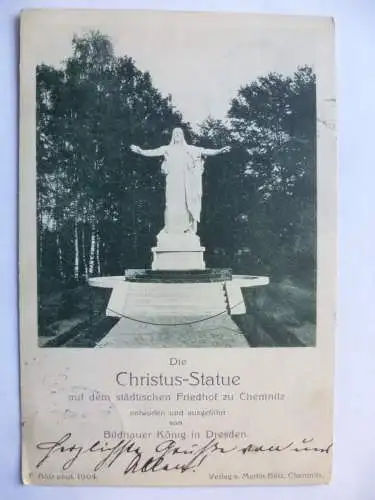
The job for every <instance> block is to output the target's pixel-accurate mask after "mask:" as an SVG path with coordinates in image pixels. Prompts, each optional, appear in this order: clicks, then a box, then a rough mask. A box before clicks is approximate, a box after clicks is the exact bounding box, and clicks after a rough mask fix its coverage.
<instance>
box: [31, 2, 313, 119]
mask: <svg viewBox="0 0 375 500" xmlns="http://www.w3.org/2000/svg"><path fill="white" fill-rule="evenodd" d="M38 19H39V21H38V26H37V28H36V29H34V30H32V33H31V34H30V35H29V36H30V38H29V39H28V40H27V44H28V45H29V49H30V45H31V46H32V48H33V50H32V54H33V57H35V64H37V63H40V62H44V63H46V64H52V65H56V66H57V65H60V63H61V61H62V60H63V59H64V58H65V57H67V56H69V55H70V54H71V52H72V49H71V41H72V36H73V34H74V33H76V34H78V35H80V34H82V33H85V32H88V31H89V30H91V29H98V30H100V31H101V32H102V33H104V34H106V35H108V36H109V37H110V38H111V39H112V42H113V45H114V48H115V53H116V55H125V54H126V55H129V56H131V57H133V58H134V60H135V62H136V65H137V67H138V68H139V69H141V70H149V71H150V73H151V76H152V79H153V83H154V85H155V86H156V87H157V88H158V89H159V90H160V91H161V92H162V93H163V94H165V95H166V94H168V93H170V94H172V98H173V103H174V105H175V106H176V108H177V109H178V110H179V111H181V112H182V114H183V117H184V119H185V120H187V121H190V122H191V123H192V125H193V126H194V127H195V126H196V125H197V124H199V123H200V122H202V121H203V120H204V119H205V118H206V117H207V116H208V115H212V116H213V117H214V118H223V117H224V116H225V113H226V111H227V109H228V105H229V102H230V100H231V99H232V98H233V97H234V96H235V95H236V92H237V90H238V89H239V87H240V86H241V85H243V84H246V83H248V82H250V81H252V80H254V79H255V78H257V77H258V76H261V75H266V74H267V73H269V72H270V71H276V72H280V73H283V74H291V73H293V72H294V71H295V70H296V69H297V67H298V66H301V65H311V66H313V67H314V66H315V63H316V57H317V56H316V53H317V44H318V43H319V26H320V25H319V22H321V21H320V19H319V18H302V17H301V18H291V17H289V16H265V15H262V16H253V15H249V14H226V13H225V14H224V13H217V14H215V13H204V14H202V13H200V14H196V13H182V14H181V13H179V14H176V13H171V12H169V13H163V12H152V11H143V12H139V11H138V12H137V11H128V12H126V11H121V12H119V11H117V12H116V11H115V12H113V11H112V12H110V11H101V12H98V11H76V12H72V11H64V14H62V13H61V11H60V12H54V11H49V12H46V13H45V14H44V15H42V16H40V14H39V17H38ZM28 53H29V54H30V52H28Z"/></svg>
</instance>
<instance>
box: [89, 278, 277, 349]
mask: <svg viewBox="0 0 375 500" xmlns="http://www.w3.org/2000/svg"><path fill="white" fill-rule="evenodd" d="M268 283H269V278H268V277H266V276H238V275H233V276H232V274H231V270H230V269H206V270H205V271H202V270H201V271H198V270H195V271H194V270H190V271H183V270H179V271H171V270H169V271H162V270H161V271H153V270H145V269H144V270H139V269H130V270H128V271H126V272H125V277H124V276H113V277H101V278H99V277H98V278H91V279H90V280H89V284H90V285H91V286H96V287H103V288H112V294H111V298H110V300H109V303H108V306H107V309H106V315H107V316H112V317H117V318H120V321H119V322H118V323H117V324H116V325H115V326H114V327H113V328H112V330H111V331H110V332H109V333H108V334H107V336H106V337H105V338H104V339H102V341H101V342H100V344H98V346H97V347H215V346H217V347H241V346H246V345H247V341H246V339H245V337H244V336H243V334H242V332H241V331H240V329H239V327H238V326H237V325H236V323H235V322H234V321H233V319H232V317H234V316H236V315H242V314H245V313H246V305H245V303H244V298H243V294H242V289H243V288H248V287H258V286H264V285H267V284H268Z"/></svg>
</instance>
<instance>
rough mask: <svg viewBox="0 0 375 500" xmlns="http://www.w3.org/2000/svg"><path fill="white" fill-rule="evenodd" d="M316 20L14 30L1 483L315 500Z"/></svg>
mask: <svg viewBox="0 0 375 500" xmlns="http://www.w3.org/2000/svg"><path fill="white" fill-rule="evenodd" d="M335 106H336V101H335V86H334V24H333V20H332V19H330V18H323V17H297V16H276V15H275V16H269V15H253V14H247V13H242V14H234V13H233V14H232V13H205V12H189V13H188V12H162V11H91V10H87V11H85V10H26V11H24V12H23V13H22V15H21V61H20V183H19V185H20V195H19V206H20V225H19V231H20V233H19V258H20V273H19V279H20V282H19V286H20V309H19V313H20V337H21V398H22V478H23V481H24V482H25V483H27V484H46V485H51V484H52V485H55V484H56V485H57V484H58V485H81V484H92V485H209V484H211V485H228V484H232V485H237V484H238V485H246V484H252V485H255V484H270V485H272V484H321V483H327V482H328V481H329V480H330V476H331V464H332V446H333V444H332V436H333V354H334V328H335V323H334V321H335V280H336V131H335Z"/></svg>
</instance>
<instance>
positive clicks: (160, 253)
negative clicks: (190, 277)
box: [151, 230, 206, 271]
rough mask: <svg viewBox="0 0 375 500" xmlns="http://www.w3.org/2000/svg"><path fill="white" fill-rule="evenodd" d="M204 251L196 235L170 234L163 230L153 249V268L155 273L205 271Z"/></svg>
mask: <svg viewBox="0 0 375 500" xmlns="http://www.w3.org/2000/svg"><path fill="white" fill-rule="evenodd" d="M204 250H205V248H204V247H202V246H201V244H200V240H199V237H198V236H197V235H196V234H194V233H184V234H169V233H166V232H164V230H163V231H161V232H160V233H159V235H158V236H157V245H156V247H154V248H152V253H153V258H152V266H151V267H152V269H153V270H154V271H158V270H176V271H177V270H196V269H205V267H206V266H205V263H204V258H203V254H204Z"/></svg>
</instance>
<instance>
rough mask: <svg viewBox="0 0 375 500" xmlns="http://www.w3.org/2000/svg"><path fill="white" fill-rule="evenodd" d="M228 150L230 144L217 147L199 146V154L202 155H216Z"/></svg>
mask: <svg viewBox="0 0 375 500" xmlns="http://www.w3.org/2000/svg"><path fill="white" fill-rule="evenodd" d="M228 151H230V146H224V147H223V148H219V149H210V148H201V154H202V155H203V156H216V155H219V154H221V153H227V152H228Z"/></svg>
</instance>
